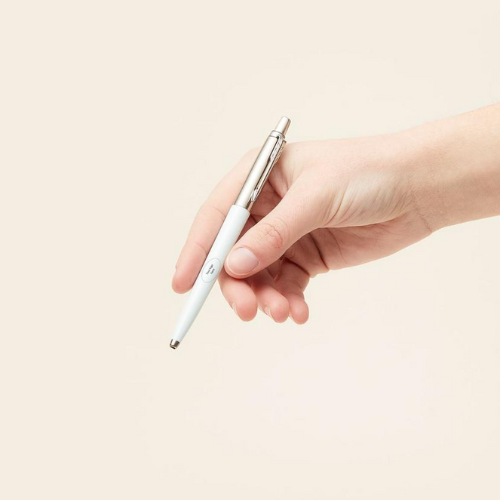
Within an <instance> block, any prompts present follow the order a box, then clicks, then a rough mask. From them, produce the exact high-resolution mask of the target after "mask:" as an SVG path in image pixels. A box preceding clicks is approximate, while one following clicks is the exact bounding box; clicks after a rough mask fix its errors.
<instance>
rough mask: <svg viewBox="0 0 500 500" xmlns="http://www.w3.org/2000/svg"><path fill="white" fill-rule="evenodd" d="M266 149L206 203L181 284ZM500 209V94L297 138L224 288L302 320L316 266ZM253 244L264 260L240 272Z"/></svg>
mask: <svg viewBox="0 0 500 500" xmlns="http://www.w3.org/2000/svg"><path fill="white" fill-rule="evenodd" d="M258 151H259V150H258V149H253V150H251V151H249V152H248V153H247V154H246V155H245V156H244V157H243V158H242V159H241V160H240V162H239V163H238V165H236V167H235V168H234V169H233V170H232V171H231V172H230V173H229V174H228V175H227V176H226V177H225V178H224V179H222V181H221V182H220V183H219V184H218V186H217V187H216V188H215V189H214V191H213V192H212V194H211V195H210V197H209V198H208V200H207V201H206V202H205V203H204V204H203V206H202V207H201V209H200V210H199V212H198V214H197V216H196V218H195V221H194V223H193V225H192V227H191V230H190V232H189V235H188V238H187V241H186V243H185V245H184V248H183V249H182V252H181V254H180V256H179V259H178V262H177V265H176V272H175V275H174V277H173V280H172V288H173V289H174V291H175V292H177V293H185V292H187V291H189V290H190V289H191V287H192V286H193V284H194V281H195V279H196V277H197V275H198V272H199V270H200V268H201V266H202V265H203V262H204V260H205V258H206V256H207V253H208V251H209V250H210V247H211V245H212V243H213V241H214V239H215V237H216V235H217V232H218V230H219V228H220V226H221V224H222V222H223V220H224V218H225V216H226V214H227V212H228V211H229V209H230V207H231V205H232V204H233V203H234V200H235V199H236V196H237V195H238V192H239V189H240V188H241V185H242V184H243V182H244V180H245V178H246V175H247V173H248V171H249V169H250V167H251V165H252V163H253V161H254V159H255V157H256V155H257V153H258ZM498 214H500V104H497V105H493V106H490V107H487V108H483V109H480V110H477V111H474V112H471V113H466V114H464V115H459V116H457V117H454V118H449V119H446V120H441V121H438V122H433V123H429V124H426V125H422V126H419V127H416V128H413V129H410V130H406V131H403V132H399V133H394V134H387V135H382V136H375V137H366V138H357V139H342V140H326V141H313V142H299V143H291V144H288V145H287V146H286V147H285V149H284V152H283V154H282V155H281V158H280V160H279V162H278V163H277V165H276V166H275V167H274V169H273V171H272V173H271V175H270V177H269V180H268V182H267V184H266V186H265V188H264V189H263V191H262V193H261V195H260V197H259V199H258V200H257V202H256V203H255V205H254V207H253V208H252V214H251V217H250V219H249V221H248V223H247V225H246V227H245V229H244V231H243V235H242V236H241V238H240V239H239V240H238V242H237V243H236V244H235V246H234V248H233V249H232V251H231V253H230V254H229V256H228V258H227V259H226V262H225V265H224V269H223V270H222V272H221V274H220V276H219V283H220V287H221V290H222V293H223V295H224V297H225V298H226V300H227V302H228V303H229V304H230V305H231V307H232V308H233V310H234V311H235V312H236V314H237V315H238V316H239V317H240V318H241V319H242V320H244V321H249V320H251V319H253V318H254V317H255V315H256V313H257V308H259V309H261V310H262V311H264V312H265V313H266V314H267V315H268V316H269V317H270V318H272V319H273V320H274V321H276V322H278V323H281V322H284V321H286V320H287V318H288V317H290V318H292V319H293V320H294V321H295V322H296V323H298V324H302V323H305V322H306V321H307V319H308V317H309V308H308V306H307V303H306V301H305V298H304V291H305V289H306V287H307V285H308V283H309V280H310V279H311V278H313V277H314V276H316V275H318V274H320V273H326V272H328V271H333V270H336V269H341V268H344V267H349V266H356V265H359V264H363V263H365V262H369V261H372V260H375V259H380V258H382V257H386V256H388V255H390V254H393V253H395V252H397V251H399V250H401V249H403V248H405V247H407V246H409V245H411V244H413V243H416V242H417V241H419V240H421V239H423V238H425V237H426V236H429V235H430V234H432V233H433V232H434V231H437V230H439V229H441V228H443V227H445V226H448V225H452V224H458V223H461V222H466V221H469V220H474V219H479V218H483V217H489V216H493V215H498ZM241 249H245V250H243V252H241V251H240V252H239V255H240V259H238V254H237V253H236V252H237V251H238V250H241ZM249 252H252V254H253V255H254V256H255V258H254V259H253V260H252V259H250V260H251V261H252V262H254V263H257V262H258V263H257V264H256V266H255V267H254V268H253V269H252V270H251V271H248V272H241V270H240V269H238V266H237V264H238V261H240V263H241V256H242V255H243V256H244V257H246V259H247V260H249V259H248V257H249V255H251V254H249Z"/></svg>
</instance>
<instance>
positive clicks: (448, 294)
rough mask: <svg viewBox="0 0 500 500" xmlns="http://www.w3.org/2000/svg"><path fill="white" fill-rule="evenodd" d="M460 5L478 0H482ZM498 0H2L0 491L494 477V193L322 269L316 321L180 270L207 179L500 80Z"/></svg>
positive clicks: (152, 495)
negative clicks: (189, 310)
mask: <svg viewBox="0 0 500 500" xmlns="http://www.w3.org/2000/svg"><path fill="white" fill-rule="evenodd" d="M467 4H468V6H465V5H467ZM499 25H500V6H499V5H498V2H497V1H491V2H487V1H484V0H479V1H475V2H456V1H450V2H436V1H428V0H426V1H420V2H401V1H393V2H390V1H387V0H382V1H377V2H342V3H340V2H318V1H309V2H302V3H301V4H300V5H299V3H298V2H277V1H273V2H270V1H267V2H263V1H258V2H256V1H253V2H247V3H246V4H238V3H237V2H229V1H228V2H194V3H193V2H176V3H172V4H168V2H148V1H141V2H139V1H135V2H123V1H120V2H119V1H115V2H111V1H102V0H99V1H91V2H89V1H86V2H63V1H60V2H22V1H16V2H14V1H6V2H2V4H1V7H0V56H1V61H0V62H1V66H0V68H1V69H0V71H1V78H0V88H1V92H0V145H1V146H0V168H1V182H0V218H1V222H0V224H1V226H0V229H1V233H0V234H1V246H0V255H1V258H0V294H1V297H0V299H1V301H0V308H1V313H0V314H1V315H0V328H1V349H0V357H1V360H0V384H1V413H0V419H1V425H0V433H1V439H0V460H1V463H0V471H1V479H0V496H1V497H2V498H5V499H6V500H7V499H9V500H10V499H34V498H50V499H89V498H97V499H110V498H119V499H152V500H154V499H166V498H172V499H174V498H175V499H183V500H184V499H199V498H209V499H218V500H225V499H231V500H233V499H241V500H246V499H266V500H267V499H287V500H295V499H360V500H361V499H363V500H364V499H370V500H373V499H384V500H389V499H398V500H399V499H402V498H404V499H424V498H425V499H443V498H453V499H470V498H481V499H497V498H499V497H500V483H499V482H498V470H499V467H500V430H499V422H500V395H499V394H500V391H499V388H500V362H499V361H500V335H499V333H500V318H499V312H498V311H499V305H500V294H499V285H498V281H499V278H500V262H499V259H498V255H499V253H500V239H499V231H500V220H499V219H491V220H486V221H480V222H476V223H471V224H467V225H465V226H462V227H454V228H449V229H446V230H443V231H442V232H439V233H438V234H435V235H434V236H432V237H431V238H429V239H428V240H426V241H424V242H422V243H420V244H418V245H417V246H415V247H413V248H410V249H408V250H406V251H403V252H401V253H399V254H397V255H396V256H394V257H392V258H388V259H386V260H383V261H379V262H375V263H372V264H369V265H365V266H362V267H359V268H355V269H349V270H344V271H340V272H335V273H331V274H330V275H328V276H322V277H320V278H318V279H316V280H314V281H313V282H312V284H311V286H310V289H309V291H308V299H309V303H310V307H311V320H310V322H309V323H308V324H307V325H306V326H304V327H298V326H296V325H294V324H293V323H291V322H287V323H286V324H284V325H275V324H272V323H271V322H270V321H269V320H268V319H267V318H266V317H263V316H262V315H259V317H258V318H257V319H256V320H255V321H254V322H252V323H250V324H243V323H241V322H240V321H238V320H237V318H236V317H235V315H234V314H233V312H232V311H231V310H230V309H229V307H228V306H227V305H226V303H225V301H224V299H223V298H222V296H221V294H220V292H219V290H214V293H213V294H212V296H211V297H210V298H209V301H208V306H207V307H206V308H205V309H204V310H203V312H202V314H201V316H200V318H199V320H198V321H197V323H196V325H195V327H194V328H193V329H192V331H191V333H190V334H189V337H187V339H186V341H185V343H184V344H183V346H182V348H181V349H179V350H178V351H176V352H174V351H172V350H170V349H169V347H168V341H169V335H170V333H171V331H172V329H173V326H174V322H175V320H176V317H177V314H178V311H179V309H180V307H181V306H182V304H183V301H184V297H179V296H176V295H175V294H174V293H173V292H172V291H171V290H170V288H169V283H170V279H171V275H172V272H173V269H174V264H175V261H176V257H177V254H178V252H179V250H180V248H181V246H182V244H183V241H184V238H185V236H186V233H187V230H188V227H189V224H190V222H191V220H192V218H193V216H194V214H195V212H196V210H197V208H198V206H199V205H200V204H201V203H202V201H203V200H204V198H205V197H206V196H207V195H208V193H209V191H210V190H211V188H212V187H213V186H214V185H215V183H216V182H217V181H218V179H219V178H221V177H222V176H223V175H224V174H225V173H226V172H227V171H228V170H229V169H230V168H231V167H232V166H233V165H234V164H235V162H236V161H237V160H238V159H239V158H240V156H241V155H242V154H243V153H244V152H245V151H246V150H247V149H249V148H250V147H252V146H256V145H259V144H260V143H261V142H262V140H263V139H264V136H265V134H266V133H267V132H268V131H269V129H270V127H272V126H273V125H274V123H275V122H276V120H277V119H278V118H279V117H280V116H281V115H282V114H287V115H289V116H290V117H291V118H292V120H293V124H292V127H291V129H290V133H289V139H290V140H291V141H293V140H306V139H313V138H328V137H346V136H356V135H364V134H376V133H382V132H387V131H393V130H399V129H402V128H405V127H410V126H413V125H416V124H419V123H422V122H425V121H428V120H432V119H436V118H441V117H445V116H449V115H453V114H456V113H459V112H461V111H466V110H469V109H473V108H476V107H479V106H483V105H487V104H490V103H492V102H495V101H498V100H500V64H499V61H500V55H499V48H500V30H499V28H498V27H499Z"/></svg>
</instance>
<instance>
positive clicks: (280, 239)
mask: <svg viewBox="0 0 500 500" xmlns="http://www.w3.org/2000/svg"><path fill="white" fill-rule="evenodd" d="M261 231H262V238H263V239H264V241H266V242H267V243H268V244H269V245H270V246H271V247H272V248H273V249H275V250H282V249H283V248H284V246H285V242H286V241H287V235H288V228H287V225H286V223H285V222H284V221H282V220H279V219H275V220H273V221H270V222H262V223H261Z"/></svg>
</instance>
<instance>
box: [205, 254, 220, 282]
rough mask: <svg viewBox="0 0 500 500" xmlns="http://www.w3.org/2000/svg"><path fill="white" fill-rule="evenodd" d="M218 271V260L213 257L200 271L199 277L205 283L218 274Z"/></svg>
mask: <svg viewBox="0 0 500 500" xmlns="http://www.w3.org/2000/svg"><path fill="white" fill-rule="evenodd" d="M219 271H220V260H219V259H216V258H213V259H210V260H209V261H208V262H207V263H206V264H205V266H204V267H203V269H202V271H201V279H202V280H203V281H204V282H205V283H210V282H211V281H213V280H214V279H215V278H217V276H218V275H219Z"/></svg>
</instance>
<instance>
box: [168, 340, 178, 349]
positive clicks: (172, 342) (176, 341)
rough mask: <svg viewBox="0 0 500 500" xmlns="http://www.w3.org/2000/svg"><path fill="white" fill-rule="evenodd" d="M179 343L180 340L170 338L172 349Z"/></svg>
mask: <svg viewBox="0 0 500 500" xmlns="http://www.w3.org/2000/svg"><path fill="white" fill-rule="evenodd" d="M179 345H180V342H179V341H178V340H171V341H170V347H171V348H172V349H177V348H178V347H179Z"/></svg>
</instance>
